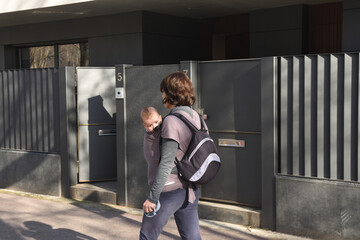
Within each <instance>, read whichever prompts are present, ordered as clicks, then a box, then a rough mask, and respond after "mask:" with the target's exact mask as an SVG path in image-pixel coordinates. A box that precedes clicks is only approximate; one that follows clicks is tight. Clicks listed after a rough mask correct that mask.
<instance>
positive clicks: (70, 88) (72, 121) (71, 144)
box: [58, 67, 77, 197]
mask: <svg viewBox="0 0 360 240" xmlns="http://www.w3.org/2000/svg"><path fill="white" fill-rule="evenodd" d="M58 80H59V111H60V119H59V125H60V153H61V170H60V171H61V196H62V197H69V196H70V186H71V185H75V184H76V183H77V134H76V104H75V68H74V67H62V68H59V79H58Z"/></svg>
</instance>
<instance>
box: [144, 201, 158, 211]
mask: <svg viewBox="0 0 360 240" xmlns="http://www.w3.org/2000/svg"><path fill="white" fill-rule="evenodd" d="M155 206H156V205H155V203H152V202H150V201H149V200H146V201H145V202H144V204H143V210H144V212H146V213H149V212H152V211H154V209H155Z"/></svg>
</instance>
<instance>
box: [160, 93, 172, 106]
mask: <svg viewBox="0 0 360 240" xmlns="http://www.w3.org/2000/svg"><path fill="white" fill-rule="evenodd" d="M165 98H166V93H165V92H163V93H162V99H163V100H164V99H165ZM164 107H165V108H167V109H173V108H174V107H175V105H172V104H170V103H168V102H166V103H164Z"/></svg>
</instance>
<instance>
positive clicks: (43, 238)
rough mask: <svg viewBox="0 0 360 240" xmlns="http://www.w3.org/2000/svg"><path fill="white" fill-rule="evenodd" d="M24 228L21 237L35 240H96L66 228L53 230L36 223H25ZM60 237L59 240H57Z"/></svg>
mask: <svg viewBox="0 0 360 240" xmlns="http://www.w3.org/2000/svg"><path fill="white" fill-rule="evenodd" d="M24 226H25V227H26V228H27V229H24V230H23V231H21V233H22V235H23V236H27V237H31V238H34V239H36V240H49V239H53V240H55V239H60V238H61V239H69V240H70V239H84V240H96V239H95V238H93V237H90V236H88V235H85V234H83V233H79V232H76V231H74V230H71V229H67V228H57V229H54V228H52V226H50V225H48V224H45V223H41V222H36V221H27V222H24ZM59 237H60V238H59Z"/></svg>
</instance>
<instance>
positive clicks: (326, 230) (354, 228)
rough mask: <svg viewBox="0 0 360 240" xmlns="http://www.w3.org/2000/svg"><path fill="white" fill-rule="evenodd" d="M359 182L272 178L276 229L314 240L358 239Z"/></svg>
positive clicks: (359, 217) (359, 220)
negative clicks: (274, 186) (274, 180)
mask: <svg viewBox="0 0 360 240" xmlns="http://www.w3.org/2000/svg"><path fill="white" fill-rule="evenodd" d="M359 202H360V184H359V183H346V182H340V181H327V180H320V179H309V178H297V177H285V176H277V177H276V217H277V219H276V230H277V231H280V232H284V233H291V234H296V235H300V236H306V237H311V238H315V239H329V240H333V239H339V240H340V239H348V240H352V239H354V240H355V239H359V236H360V225H359V223H360V208H359Z"/></svg>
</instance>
